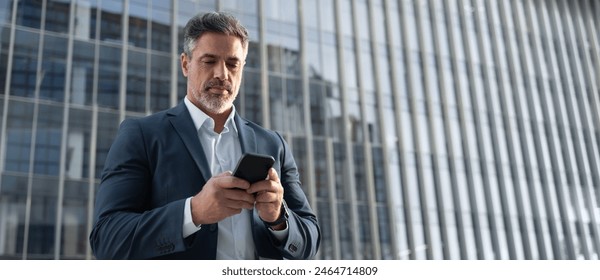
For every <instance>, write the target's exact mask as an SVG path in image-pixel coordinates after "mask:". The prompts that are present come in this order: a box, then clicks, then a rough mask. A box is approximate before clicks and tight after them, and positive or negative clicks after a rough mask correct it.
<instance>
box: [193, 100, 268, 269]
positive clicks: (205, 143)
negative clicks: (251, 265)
mask: <svg viewBox="0 0 600 280" xmlns="http://www.w3.org/2000/svg"><path fill="white" fill-rule="evenodd" d="M184 102H185V105H186V106H187V109H188V111H189V112H190V115H191V116H192V120H193V121H194V125H195V126H196V129H197V130H198V137H199V139H200V143H201V144H202V148H203V149H204V154H205V155H206V159H207V160H208V164H209V165H210V170H211V172H212V176H215V175H217V174H220V173H223V172H225V171H228V170H229V171H231V170H233V169H234V168H235V165H236V163H237V160H238V159H239V158H240V157H241V156H242V148H241V146H240V141H239V139H238V133H237V127H236V126H235V122H234V120H233V116H234V115H235V107H234V108H233V110H231V114H229V117H228V118H227V121H226V122H225V127H224V128H223V131H221V133H216V132H215V131H214V128H215V122H214V120H213V119H212V118H210V117H209V116H208V115H206V114H205V113H204V112H202V111H201V110H200V109H198V107H196V106H195V105H194V104H192V102H190V101H189V100H188V99H187V97H186V98H185V100H184ZM190 199H191V198H188V199H187V200H186V206H185V212H189V215H187V213H184V215H185V217H184V218H186V219H184V232H183V234H184V237H187V236H189V235H191V234H193V233H194V232H196V231H197V230H199V228H198V227H196V225H194V223H193V221H192V215H191V206H190V205H188V204H190ZM251 215H252V210H247V209H244V210H242V212H241V213H240V214H237V215H233V216H230V217H227V218H225V219H223V220H222V221H220V222H219V235H218V242H217V259H218V260H226V259H255V258H256V257H255V254H254V241H253V239H252V231H251V229H250V221H251V218H252V217H251ZM187 218H189V220H188V222H191V225H190V224H189V223H186V221H185V220H187Z"/></svg>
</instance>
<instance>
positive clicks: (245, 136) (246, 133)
mask: <svg viewBox="0 0 600 280" xmlns="http://www.w3.org/2000/svg"><path fill="white" fill-rule="evenodd" d="M235 125H236V126H237V128H238V134H239V135H238V136H239V138H240V146H241V147H242V153H256V151H257V148H256V135H255V134H254V130H253V129H252V128H250V127H249V126H248V121H246V120H244V119H242V118H241V117H240V115H238V114H237V113H236V114H235Z"/></svg>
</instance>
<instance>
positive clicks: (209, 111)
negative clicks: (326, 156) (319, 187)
mask: <svg viewBox="0 0 600 280" xmlns="http://www.w3.org/2000/svg"><path fill="white" fill-rule="evenodd" d="M247 53H248V32H247V30H246V29H245V28H244V27H243V26H242V25H241V24H240V23H239V21H238V20H237V19H235V18H234V17H232V16H230V15H228V14H223V13H215V12H213V13H207V14H204V15H198V16H196V17H194V18H192V19H191V20H190V21H189V22H188V24H187V25H186V27H185V34H184V52H183V53H182V54H181V69H182V71H183V75H184V76H185V77H187V95H186V97H185V98H184V100H183V101H182V102H181V103H180V104H179V105H178V106H176V107H174V108H171V109H169V110H167V111H164V112H159V113H156V114H154V115H151V116H148V117H145V118H140V119H128V120H125V121H124V122H123V123H122V124H121V127H120V129H119V132H118V134H117V137H116V139H115V141H114V143H113V145H112V147H111V149H110V151H109V153H108V156H107V159H106V163H105V167H104V171H103V174H102V181H101V183H100V186H99V189H98V194H97V198H96V208H95V215H94V216H95V224H94V228H93V230H92V233H91V235H90V244H91V247H92V250H93V252H94V256H95V257H96V258H98V259H258V258H269V259H283V258H285V259H310V258H313V257H314V256H315V254H316V252H317V249H318V247H319V242H320V231H319V227H318V224H317V219H316V217H315V215H314V213H313V211H312V209H311V207H310V206H309V204H308V201H307V199H306V196H305V194H304V193H303V191H302V189H301V187H300V181H299V175H298V170H297V167H296V163H295V161H294V158H293V156H292V153H291V151H290V149H289V147H288V145H287V143H286V142H285V141H284V139H283V138H282V137H281V135H279V134H278V133H276V132H274V131H270V130H266V129H264V128H262V127H260V126H258V125H256V124H254V123H252V122H249V121H247V120H245V119H243V118H241V117H240V116H239V115H238V114H237V113H236V111H235V107H234V106H233V101H234V100H235V98H236V96H237V94H238V91H239V87H240V83H241V80H242V72H243V69H244V64H245V61H246V55H247ZM243 153H258V154H266V155H270V156H272V157H273V158H275V164H274V165H273V168H271V169H270V170H269V173H268V177H267V179H266V180H264V181H259V182H257V183H254V184H250V183H249V182H247V181H245V180H242V179H240V178H236V177H234V176H232V173H231V170H233V169H234V168H235V165H236V162H237V161H238V159H239V158H240V157H241V155H242V154H243Z"/></svg>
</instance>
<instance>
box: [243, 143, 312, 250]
mask: <svg viewBox="0 0 600 280" xmlns="http://www.w3.org/2000/svg"><path fill="white" fill-rule="evenodd" d="M277 137H278V138H279V141H281V149H280V155H279V161H280V163H281V170H280V172H279V178H280V181H281V184H282V186H283V188H284V193H283V199H284V200H285V204H286V205H287V207H288V213H289V218H288V229H289V231H288V237H287V239H286V240H284V241H283V242H279V241H277V240H276V239H275V238H274V237H273V236H272V234H270V232H269V229H268V227H267V226H266V225H264V224H262V222H261V221H260V218H258V215H257V214H256V218H255V219H254V220H255V222H256V223H260V224H259V225H255V226H254V227H253V228H254V231H255V233H254V234H255V235H256V236H259V237H260V238H261V239H262V240H261V241H260V242H262V243H263V244H264V243H268V244H270V245H271V246H259V244H257V250H258V252H259V255H260V256H262V257H267V258H273V259H281V258H284V259H313V258H314V257H315V255H316V254H317V250H318V249H319V244H320V241H321V233H320V228H319V225H318V221H317V217H316V215H315V214H314V212H313V210H312V209H311V207H310V205H309V203H308V199H307V198H306V195H305V194H304V191H303V190H302V187H301V182H300V176H299V174H298V168H297V166H296V162H295V160H294V157H293V156H292V153H291V151H290V149H289V147H288V145H287V143H286V142H285V140H284V139H283V138H282V137H281V135H279V134H278V133H277Z"/></svg>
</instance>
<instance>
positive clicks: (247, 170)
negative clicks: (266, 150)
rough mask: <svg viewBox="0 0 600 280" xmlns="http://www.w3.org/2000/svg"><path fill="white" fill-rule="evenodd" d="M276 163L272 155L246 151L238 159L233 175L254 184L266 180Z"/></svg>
mask: <svg viewBox="0 0 600 280" xmlns="http://www.w3.org/2000/svg"><path fill="white" fill-rule="evenodd" d="M274 163H275V159H273V157H272V156H269V155H261V154H252V153H246V154H244V155H242V157H241V158H240V160H239V161H238V163H237V166H236V168H235V171H234V172H233V176H235V177H238V178H241V179H244V180H246V181H248V182H249V183H250V184H253V183H256V182H258V181H262V180H265V179H266V178H267V176H268V175H269V169H270V168H271V167H272V166H273V164H274Z"/></svg>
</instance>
